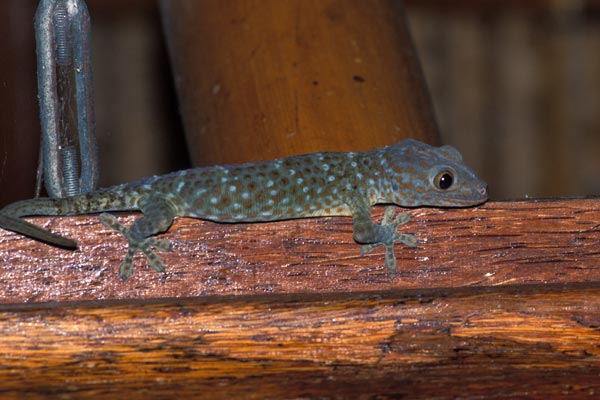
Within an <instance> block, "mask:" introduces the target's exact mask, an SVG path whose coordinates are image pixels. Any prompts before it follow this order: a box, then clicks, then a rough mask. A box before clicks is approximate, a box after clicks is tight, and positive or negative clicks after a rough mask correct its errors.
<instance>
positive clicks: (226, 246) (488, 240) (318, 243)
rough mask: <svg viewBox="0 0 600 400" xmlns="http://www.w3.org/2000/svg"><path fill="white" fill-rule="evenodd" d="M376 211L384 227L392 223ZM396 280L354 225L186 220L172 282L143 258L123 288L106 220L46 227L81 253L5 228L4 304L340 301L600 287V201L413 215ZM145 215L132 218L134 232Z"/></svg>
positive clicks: (120, 246)
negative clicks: (312, 297)
mask: <svg viewBox="0 0 600 400" xmlns="http://www.w3.org/2000/svg"><path fill="white" fill-rule="evenodd" d="M382 209H383V208H382V207H377V208H376V210H375V212H374V218H375V219H378V218H381V213H382ZM408 212H410V213H411V214H412V216H413V217H412V220H411V221H410V222H409V223H408V224H407V225H404V226H402V227H400V230H401V231H402V232H407V233H414V234H415V235H416V236H417V237H418V238H419V240H420V242H421V244H420V245H419V246H418V247H417V248H407V247H405V246H403V245H401V244H397V245H396V254H397V257H398V264H399V268H398V271H397V273H396V275H395V277H393V278H392V277H390V275H389V274H388V271H387V270H386V269H385V267H384V266H383V249H377V250H375V251H374V252H373V253H372V254H369V255H366V256H361V255H360V253H359V246H358V245H357V244H356V243H355V242H354V240H353V239H352V222H351V219H350V218H315V219H304V220H292V221H281V222H272V223H258V224H218V223H213V222H208V221H201V220H193V219H185V218H179V219H177V220H176V222H175V224H174V226H173V227H172V228H171V229H170V230H169V232H168V233H166V234H164V235H162V237H163V238H165V239H168V240H170V241H171V242H172V243H173V247H174V251H173V252H171V253H163V254H161V255H162V256H163V258H164V260H165V264H166V265H167V272H166V273H165V274H158V273H156V272H154V271H152V270H150V269H149V268H148V267H147V262H146V260H145V259H144V258H143V257H142V256H138V257H137V259H136V266H137V268H136V270H135V272H134V275H133V276H132V277H131V278H130V279H129V280H127V281H125V282H122V281H120V280H119V279H118V277H117V270H118V268H119V264H120V262H121V259H122V258H123V257H124V255H125V252H126V248H125V246H126V242H125V240H124V238H123V237H121V236H120V235H119V234H117V233H115V232H112V231H110V230H108V229H106V228H105V227H104V226H102V225H100V224H99V222H98V217H97V216H81V217H66V218H35V219H32V221H35V222H36V223H37V224H39V225H41V226H44V227H46V228H47V229H51V230H52V231H54V232H57V233H60V234H62V235H64V236H67V237H71V238H74V239H76V240H77V241H78V243H79V244H80V248H79V250H77V251H74V252H71V251H67V250H63V249H57V248H53V247H50V246H47V245H45V244H41V243H38V242H35V241H32V240H30V239H26V238H24V237H22V236H19V235H16V234H13V233H10V232H6V231H0V302H2V303H22V302H27V303H32V302H48V301H82V300H97V299H133V298H140V297H141V298H171V297H195V296H207V295H242V294H264V293H311V292H312V293H332V292H352V291H371V290H375V291H381V290H391V289H424V288H444V287H462V286H500V285H522V284H542V283H573V282H600V268H598V256H599V254H600V245H599V244H600V230H599V229H600V228H599V222H598V221H600V200H599V199H597V198H593V199H572V200H548V201H518V202H491V203H488V204H486V205H484V206H483V207H478V208H470V209H435V208H420V209H414V210H409V211H408ZM137 217H138V216H136V215H127V216H123V217H121V219H122V221H123V222H125V223H127V224H129V223H131V222H132V221H133V219H134V218H137Z"/></svg>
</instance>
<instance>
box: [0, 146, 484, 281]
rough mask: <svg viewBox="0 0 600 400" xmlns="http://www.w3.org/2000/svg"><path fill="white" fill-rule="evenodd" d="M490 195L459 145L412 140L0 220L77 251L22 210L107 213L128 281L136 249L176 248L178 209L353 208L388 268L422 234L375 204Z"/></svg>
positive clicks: (128, 188)
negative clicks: (403, 230) (129, 216)
mask: <svg viewBox="0 0 600 400" xmlns="http://www.w3.org/2000/svg"><path fill="white" fill-rule="evenodd" d="M486 200H487V185H486V184H485V183H484V182H483V181H481V180H480V179H479V178H477V176H475V174H474V173H473V171H471V170H470V169H469V168H468V167H467V166H465V165H464V164H463V162H462V157H461V155H460V153H459V152H458V151H457V150H456V149H454V148H453V147H450V146H442V147H437V148H436V147H432V146H429V145H427V144H424V143H421V142H418V141H416V140H412V139H408V140H404V141H401V142H399V143H397V144H396V145H394V146H389V147H384V148H381V149H375V150H371V151H367V152H361V153H352V152H350V153H312V154H306V155H300V156H294V157H289V158H283V159H278V160H274V161H268V162H260V163H251V164H242V165H229V166H215V167H206V168H195V169H190V170H184V171H179V172H174V173H171V174H167V175H163V176H154V177H150V178H145V179H142V180H139V181H136V182H132V183H128V184H123V185H118V186H113V187H110V188H106V189H101V190H98V191H96V192H92V193H88V194H84V195H77V196H72V197H67V198H63V199H49V198H38V199H32V200H24V201H20V202H16V203H13V204H11V205H8V206H6V207H5V208H4V209H2V210H1V211H0V227H2V228H4V229H7V230H11V231H14V232H17V233H21V234H23V235H26V236H29V237H32V238H34V239H37V240H40V241H43V242H46V243H49V244H52V245H56V246H61V247H65V248H72V249H74V248H76V247H77V245H76V243H75V242H74V241H72V240H70V239H67V238H64V237H62V236H58V235H56V234H54V233H51V232H49V231H46V230H43V229H41V228H40V227H38V226H36V225H33V224H31V223H29V222H27V221H25V220H23V219H21V218H20V217H23V216H31V215H79V214H89V213H98V212H100V213H103V214H101V215H100V220H101V222H102V223H103V224H104V225H105V226H107V227H109V228H111V229H114V230H116V231H118V232H120V233H121V234H123V235H124V236H125V237H126V238H127V240H128V242H129V248H128V252H127V255H126V257H125V259H124V260H123V262H122V264H121V267H120V270H119V276H120V277H121V279H127V278H128V277H129V276H130V275H131V274H132V272H133V256H134V255H135V253H137V252H141V253H143V254H144V255H145V256H146V258H147V259H148V261H149V263H150V266H151V267H152V268H153V269H155V270H156V271H160V272H162V271H164V266H163V261H162V259H161V258H160V257H159V256H158V255H156V254H155V253H154V249H157V250H159V251H169V250H170V249H171V246H170V244H169V243H168V242H166V241H164V240H160V239H157V238H155V235H157V234H159V233H162V232H165V231H167V230H168V229H169V227H170V226H171V224H172V223H173V219H174V218H175V217H191V218H200V219H206V220H211V221H216V222H227V223H235V222H259V221H276V220H284V219H294V218H307V217H320V216H351V217H352V219H353V226H354V239H355V240H356V241H357V242H358V243H360V244H362V247H361V253H363V254H364V253H368V252H369V251H371V250H373V249H374V248H375V247H377V246H381V245H382V246H384V247H385V249H386V257H385V259H386V266H387V268H388V269H389V270H390V271H391V272H393V271H395V269H396V258H395V254H394V249H393V246H394V243H395V242H398V241H399V242H401V243H404V244H405V245H407V246H416V245H417V239H416V238H415V237H414V236H413V235H409V234H400V233H398V232H396V228H397V227H398V226H399V225H402V224H405V223H407V222H408V221H409V219H410V217H409V214H405V213H400V214H398V216H397V217H395V218H394V216H393V215H394V208H393V207H388V208H387V209H386V212H385V216H384V219H383V221H382V223H381V224H376V223H373V222H372V221H371V206H372V205H374V204H378V203H388V204H396V205H398V206H403V207H417V206H440V207H466V206H473V205H477V204H480V203H483V202H484V201H486ZM127 210H140V211H141V212H142V213H143V214H144V216H143V217H142V218H139V219H137V220H136V221H135V222H134V223H133V224H132V225H131V227H126V226H124V225H122V224H121V223H119V222H118V221H117V220H116V218H115V217H114V216H112V215H110V214H106V212H109V211H127Z"/></svg>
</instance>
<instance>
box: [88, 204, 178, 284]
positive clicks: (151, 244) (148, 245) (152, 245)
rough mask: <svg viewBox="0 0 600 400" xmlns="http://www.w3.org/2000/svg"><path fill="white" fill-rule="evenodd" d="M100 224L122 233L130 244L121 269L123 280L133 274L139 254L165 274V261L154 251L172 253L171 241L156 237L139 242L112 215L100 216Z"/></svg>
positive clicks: (157, 270)
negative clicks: (134, 263)
mask: <svg viewBox="0 0 600 400" xmlns="http://www.w3.org/2000/svg"><path fill="white" fill-rule="evenodd" d="M100 222H102V225H104V226H106V227H107V228H109V229H112V230H115V231H117V232H119V233H121V234H122V235H123V236H125V237H126V238H127V241H128V242H129V247H128V249H127V254H126V255H125V258H124V259H123V261H122V262H121V266H120V267H119V277H120V278H121V279H122V280H126V279H127V278H129V277H130V276H131V274H132V273H133V257H134V255H135V253H137V252H141V253H143V254H144V256H146V259H147V260H148V262H149V264H150V267H151V268H152V269H153V270H155V271H156V272H165V266H164V263H163V259H162V258H161V257H160V256H159V255H158V254H156V253H155V252H154V250H153V249H156V250H158V251H164V252H167V251H171V249H172V246H171V243H170V242H169V241H167V240H163V239H157V238H155V237H147V238H144V239H142V240H139V239H137V238H135V237H133V235H132V234H131V230H130V228H128V227H126V226H125V225H123V224H121V223H120V222H119V221H117V219H116V218H115V217H114V216H113V215H111V214H100Z"/></svg>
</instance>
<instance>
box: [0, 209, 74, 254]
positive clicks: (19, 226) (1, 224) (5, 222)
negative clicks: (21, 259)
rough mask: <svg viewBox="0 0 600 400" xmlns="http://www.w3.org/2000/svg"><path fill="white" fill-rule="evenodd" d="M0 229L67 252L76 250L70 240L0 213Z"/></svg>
mask: <svg viewBox="0 0 600 400" xmlns="http://www.w3.org/2000/svg"><path fill="white" fill-rule="evenodd" d="M0 228H3V229H6V230H9V231H12V232H16V233H20V234H21V235H25V236H27V237H30V238H32V239H35V240H40V241H42V242H45V243H48V244H50V245H53V246H58V247H62V248H65V249H69V250H75V249H77V243H76V242H75V241H73V240H71V239H67V238H65V237H62V236H60V235H57V234H54V233H52V232H49V231H46V230H44V229H42V228H40V227H39V226H36V225H33V224H30V223H29V222H27V221H24V220H22V219H20V218H15V217H12V216H9V215H6V214H2V213H0Z"/></svg>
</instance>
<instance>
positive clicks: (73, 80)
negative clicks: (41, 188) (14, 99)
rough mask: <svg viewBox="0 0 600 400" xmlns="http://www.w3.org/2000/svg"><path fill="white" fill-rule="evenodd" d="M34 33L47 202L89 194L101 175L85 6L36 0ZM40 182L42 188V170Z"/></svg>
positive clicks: (74, 0)
mask: <svg viewBox="0 0 600 400" xmlns="http://www.w3.org/2000/svg"><path fill="white" fill-rule="evenodd" d="M35 34H36V43H37V60H38V61H37V62H38V92H39V101H40V120H41V125H42V145H41V153H40V166H41V165H43V170H44V172H43V175H44V182H45V186H46V191H47V192H48V194H49V195H50V197H67V196H72V195H75V194H78V193H87V192H90V191H92V190H94V189H96V188H97V186H98V176H99V173H98V151H97V146H96V135H95V125H94V100H93V91H92V63H91V48H90V47H91V41H90V16H89V13H88V10H87V6H86V4H85V2H84V1H83V0H40V3H39V5H38V9H37V12H36V15H35ZM80 166H81V174H80V173H79V168H80ZM38 177H39V178H40V179H39V181H40V183H41V174H40V171H38Z"/></svg>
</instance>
